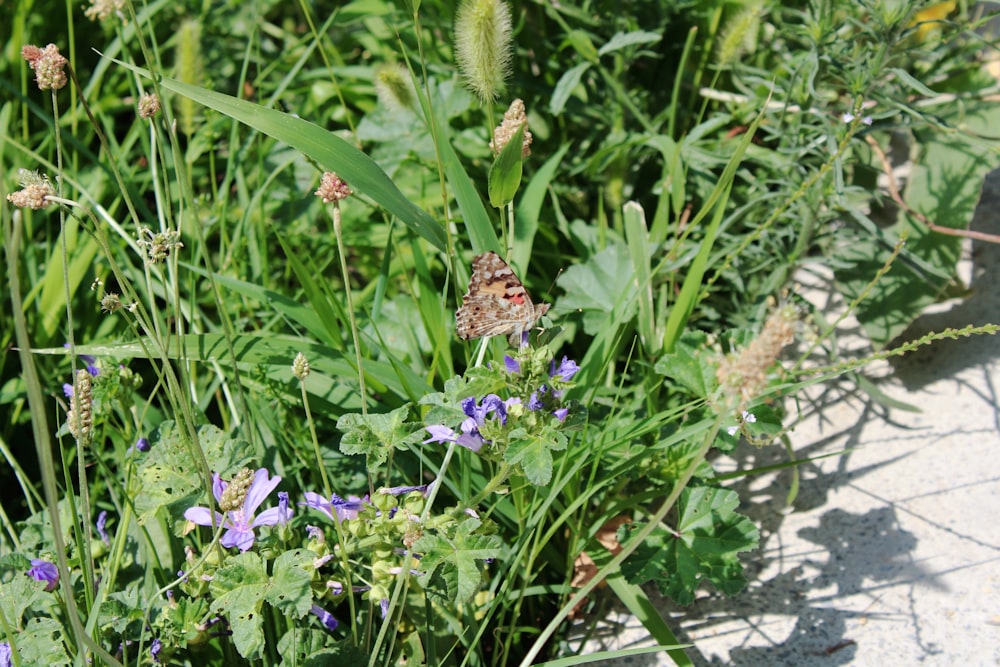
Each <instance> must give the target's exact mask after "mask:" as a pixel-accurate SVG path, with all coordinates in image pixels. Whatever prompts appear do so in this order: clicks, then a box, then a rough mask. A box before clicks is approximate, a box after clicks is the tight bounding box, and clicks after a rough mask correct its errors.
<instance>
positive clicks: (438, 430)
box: [424, 417, 484, 452]
mask: <svg viewBox="0 0 1000 667" xmlns="http://www.w3.org/2000/svg"><path fill="white" fill-rule="evenodd" d="M424 428H426V429H427V432H428V433H430V434H431V437H429V438H427V439H426V440H424V444H425V445H426V444H428V443H431V442H454V443H457V444H459V445H461V446H462V447H465V448H466V449H471V450H472V451H474V452H478V451H479V450H480V449H482V447H483V444H484V441H483V436H481V435H479V428H478V427H477V426H476V420H475V419H474V418H473V417H469V418H468V419H466V420H465V421H463V422H462V427H461V428H462V433H461V435H459V434H457V433H455V431H453V430H451V429H450V428H448V427H447V426H444V425H442V424H431V425H430V426H425V427H424Z"/></svg>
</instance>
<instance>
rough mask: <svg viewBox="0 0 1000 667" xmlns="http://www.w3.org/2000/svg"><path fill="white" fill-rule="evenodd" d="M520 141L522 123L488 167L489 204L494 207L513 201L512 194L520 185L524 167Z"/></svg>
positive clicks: (522, 132) (522, 141)
mask: <svg viewBox="0 0 1000 667" xmlns="http://www.w3.org/2000/svg"><path fill="white" fill-rule="evenodd" d="M522 143H524V125H523V124H522V125H521V126H520V127H519V128H517V131H516V132H514V135H513V136H512V137H511V138H510V141H508V142H507V145H506V146H504V147H503V150H502V151H500V155H498V156H497V157H496V159H495V160H494V161H493V165H492V166H491V167H490V176H489V190H490V204H492V205H493V206H494V207H495V208H503V207H504V206H506V205H507V204H509V203H510V202H512V201H514V195H516V194H517V189H518V188H519V187H521V175H522V173H523V169H524V157H523V156H522V152H523V147H522V145H521V144H522Z"/></svg>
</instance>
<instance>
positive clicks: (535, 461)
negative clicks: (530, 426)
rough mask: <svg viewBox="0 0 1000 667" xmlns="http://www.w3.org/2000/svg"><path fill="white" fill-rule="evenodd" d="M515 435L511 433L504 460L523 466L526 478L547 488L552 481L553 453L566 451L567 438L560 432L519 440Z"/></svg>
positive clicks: (545, 433) (550, 432)
mask: <svg viewBox="0 0 1000 667" xmlns="http://www.w3.org/2000/svg"><path fill="white" fill-rule="evenodd" d="M515 433H516V432H512V433H511V442H510V444H509V445H508V446H507V450H506V452H504V460H505V461H506V462H507V463H509V464H510V465H519V466H521V471H522V472H523V473H524V476H525V477H526V478H527V479H528V481H529V482H531V483H532V484H534V485H535V486H545V485H546V484H548V483H549V482H550V481H551V480H552V452H554V451H561V450H563V449H566V436H565V435H563V434H562V433H561V432H559V431H544V432H543V433H542V434H540V435H533V436H531V437H527V438H517V437H516V435H515Z"/></svg>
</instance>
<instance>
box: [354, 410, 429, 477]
mask: <svg viewBox="0 0 1000 667" xmlns="http://www.w3.org/2000/svg"><path fill="white" fill-rule="evenodd" d="M409 413H410V406H409V405H404V406H402V407H399V408H396V409H395V410H393V411H392V412H384V413H375V414H368V415H361V414H355V413H351V414H346V415H344V416H343V417H341V418H340V419H338V420H337V429H338V430H339V431H341V432H342V433H343V434H344V437H343V438H341V439H340V451H341V452H343V453H344V454H346V455H347V456H353V455H355V454H364V455H365V456H366V457H367V463H368V469H369V470H377V469H378V467H379V466H381V465H382V464H383V463H385V462H386V461H387V460H388V458H389V450H390V449H392V448H395V449H401V450H405V449H407V448H408V447H409V446H410V445H413V444H416V443H418V442H420V440H421V439H422V438H423V432H422V431H416V432H414V430H413V426H412V425H410V424H407V423H406V418H407V416H409Z"/></svg>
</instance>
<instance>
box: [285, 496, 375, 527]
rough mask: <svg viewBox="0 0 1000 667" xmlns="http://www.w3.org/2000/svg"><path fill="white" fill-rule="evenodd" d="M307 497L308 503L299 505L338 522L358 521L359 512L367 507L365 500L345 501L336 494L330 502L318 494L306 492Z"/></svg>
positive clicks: (353, 498) (353, 497) (349, 498)
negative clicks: (317, 511)
mask: <svg viewBox="0 0 1000 667" xmlns="http://www.w3.org/2000/svg"><path fill="white" fill-rule="evenodd" d="M305 497H306V501H305V502H304V503H299V505H306V506H308V507H311V508H313V509H316V510H319V511H320V512H322V513H323V514H325V515H327V516H328V517H330V518H331V519H334V520H336V521H338V522H339V521H345V520H347V519H356V518H357V517H358V512H360V511H361V510H362V509H364V506H365V501H364V499H363V498H359V497H357V496H349V497H348V498H347V499H346V500H345V499H344V498H341V497H340V496H338V495H337V494H336V493H334V494H333V495H331V496H330V500H327V499H326V498H325V497H324V496H321V495H319V494H318V493H313V492H312V491H306V492H305Z"/></svg>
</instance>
